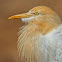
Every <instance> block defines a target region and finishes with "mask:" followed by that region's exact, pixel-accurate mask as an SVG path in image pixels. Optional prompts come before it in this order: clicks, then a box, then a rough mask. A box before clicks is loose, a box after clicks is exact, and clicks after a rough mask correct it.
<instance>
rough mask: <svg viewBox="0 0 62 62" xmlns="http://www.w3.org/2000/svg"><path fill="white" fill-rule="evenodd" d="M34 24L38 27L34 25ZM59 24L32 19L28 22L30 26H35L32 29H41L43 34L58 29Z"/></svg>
mask: <svg viewBox="0 0 62 62" xmlns="http://www.w3.org/2000/svg"><path fill="white" fill-rule="evenodd" d="M34 25H35V26H36V27H34ZM58 25H59V24H56V23H54V24H52V23H51V22H47V21H32V22H30V23H29V24H28V27H31V26H33V28H32V30H33V29H34V30H33V31H34V32H35V31H39V32H40V33H41V34H43V35H45V34H47V33H48V32H50V31H52V30H53V29H56V28H57V27H58Z"/></svg>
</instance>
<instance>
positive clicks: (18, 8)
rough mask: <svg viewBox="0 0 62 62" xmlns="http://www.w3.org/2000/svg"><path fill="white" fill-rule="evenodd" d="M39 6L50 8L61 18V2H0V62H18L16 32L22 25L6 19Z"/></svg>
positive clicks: (54, 0)
mask: <svg viewBox="0 0 62 62" xmlns="http://www.w3.org/2000/svg"><path fill="white" fill-rule="evenodd" d="M40 5H44V6H48V7H51V8H52V9H53V10H55V11H56V12H57V14H58V15H59V16H60V17H61V18H62V0H0V62H20V61H19V57H18V53H17V38H18V35H17V32H18V31H19V28H20V27H21V26H22V25H23V23H22V22H21V20H19V19H17V20H8V17H9V16H11V15H14V14H19V13H24V12H27V11H29V10H30V9H31V8H33V7H35V6H40Z"/></svg>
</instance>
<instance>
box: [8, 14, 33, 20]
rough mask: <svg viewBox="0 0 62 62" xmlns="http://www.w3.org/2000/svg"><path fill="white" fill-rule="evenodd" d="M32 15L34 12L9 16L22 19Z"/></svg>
mask: <svg viewBox="0 0 62 62" xmlns="http://www.w3.org/2000/svg"><path fill="white" fill-rule="evenodd" d="M31 16H33V14H31V13H23V14H18V15H13V16H11V17H9V18H8V19H21V18H27V17H31Z"/></svg>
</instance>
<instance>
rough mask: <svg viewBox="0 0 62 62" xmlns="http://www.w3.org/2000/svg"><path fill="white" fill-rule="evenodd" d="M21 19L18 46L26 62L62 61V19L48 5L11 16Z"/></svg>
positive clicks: (22, 58)
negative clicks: (21, 24)
mask: <svg viewBox="0 0 62 62" xmlns="http://www.w3.org/2000/svg"><path fill="white" fill-rule="evenodd" d="M8 19H21V21H22V22H23V23H25V25H24V26H22V27H21V28H20V31H19V32H18V35H19V37H18V41H17V43H18V44H17V48H18V51H19V56H20V58H21V61H23V60H24V62H62V20H61V18H60V17H59V16H58V14H57V13H56V12H55V11H54V10H53V9H51V8H50V7H47V6H36V7H34V8H32V9H31V10H29V11H28V12H27V13H22V14H17V15H13V16H10V17H9V18H8Z"/></svg>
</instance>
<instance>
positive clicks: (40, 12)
mask: <svg viewBox="0 0 62 62" xmlns="http://www.w3.org/2000/svg"><path fill="white" fill-rule="evenodd" d="M8 19H21V20H22V21H23V22H25V23H29V22H31V21H48V22H51V23H52V22H53V21H54V22H53V23H60V18H59V16H58V15H57V14H56V13H55V12H54V11H53V10H52V9H50V8H48V7H46V6H37V7H34V8H32V9H31V10H30V11H29V12H27V13H23V14H18V15H13V16H11V17H9V18H8Z"/></svg>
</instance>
